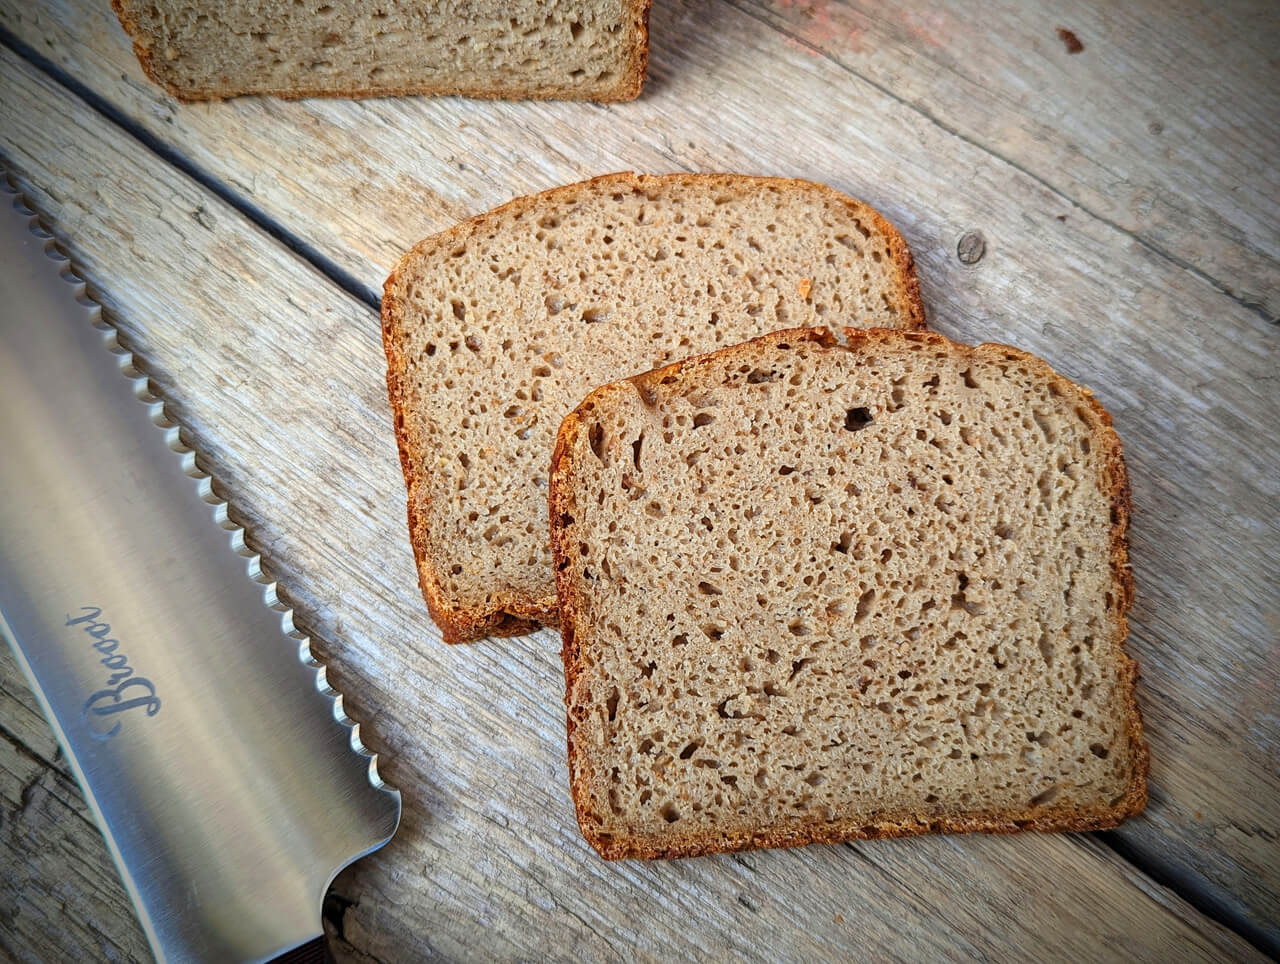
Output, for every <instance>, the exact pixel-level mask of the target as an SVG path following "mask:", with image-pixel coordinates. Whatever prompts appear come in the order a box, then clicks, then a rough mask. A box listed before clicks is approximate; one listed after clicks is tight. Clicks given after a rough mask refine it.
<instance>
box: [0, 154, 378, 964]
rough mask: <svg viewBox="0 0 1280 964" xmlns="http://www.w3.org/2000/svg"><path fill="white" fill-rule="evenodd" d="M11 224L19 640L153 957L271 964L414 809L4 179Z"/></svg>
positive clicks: (11, 412) (6, 276) (5, 596)
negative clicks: (404, 812) (329, 891)
mask: <svg viewBox="0 0 1280 964" xmlns="http://www.w3.org/2000/svg"><path fill="white" fill-rule="evenodd" d="M0 203H2V204H3V207H4V208H5V210H3V211H0V631H3V633H4V634H5V635H6V636H7V637H8V639H9V640H10V642H11V643H12V644H13V646H14V649H15V651H16V652H17V654H18V659H19V661H20V662H21V663H22V665H23V668H24V669H25V670H26V672H27V675H28V677H29V678H30V679H31V681H32V684H33V687H34V689H35V691H36V693H37V695H38V696H39V698H40V700H41V702H42V703H43V705H44V708H45V712H46V713H47V715H48V717H49V720H50V722H51V723H52V725H53V728H54V730H55V732H56V733H57V736H58V739H59V740H60V741H61V743H62V746H63V748H64V749H65V751H66V755H67V758H68V760H69V761H70V764H71V766H72V768H73V769H74V771H75V773H76V776H77V778H78V779H79V781H80V785H81V787H82V788H83V789H84V792H85V796H86V799H87V800H88V802H89V806H90V807H91V808H92V810H93V812H94V814H95V815H96V816H97V819H98V823H99V826H100V827H101V829H102V832H103V835H104V836H105V838H106V841H107V844H108V846H109V848H110V849H111V852H112V855H113V856H114V857H115V860H116V863H117V865H118V866H119V868H120V873H121V875H122V876H123V878H124V881H125V885H126V887H127V888H128V890H129V892H130V894H131V896H132V897H133V900H134V903H135V905H136V907H137V911H138V915H139V917H140V919H141V921H142V925H143V928H144V929H145V930H146V933H147V935H148V938H149V939H150V941H151V944H152V947H153V949H154V950H155V952H156V955H157V957H159V958H160V959H162V960H166V959H168V960H210V961H233V960H246V961H247V960H263V959H267V958H270V957H272V956H274V955H276V954H279V953H282V952H284V951H287V950H289V949H290V948H293V947H296V946H298V945H300V944H302V943H304V942H306V941H308V940H310V939H312V938H314V937H316V936H318V935H319V934H320V933H321V921H320V909H321V902H322V900H323V897H324V893H325V889H326V888H327V886H328V884H329V882H330V881H331V880H332V878H333V876H334V875H335V874H336V873H337V872H338V871H339V870H340V869H341V868H342V867H344V866H345V865H346V864H348V863H350V862H351V861H352V860H354V859H356V858H357V857H360V856H362V855H364V854H367V853H369V852H370V851H372V850H375V849H377V848H378V847H380V846H382V845H383V844H384V843H386V842H387V840H389V839H390V838H391V835H392V834H393V833H394V832H395V829H396V826H397V824H398V822H399V819H400V795H399V793H398V792H396V791H393V790H390V789H388V788H386V787H385V786H384V785H383V784H382V782H381V780H380V779H379V777H378V774H377V767H376V760H375V759H374V758H373V757H371V756H370V755H369V754H368V752H367V751H366V750H365V749H364V747H363V745H362V744H361V743H360V738H359V728H358V726H354V725H352V723H351V721H350V720H348V719H347V717H346V716H345V714H344V713H343V710H342V700H341V697H339V696H338V695H337V694H336V693H334V692H333V690H332V689H330V688H329V686H328V684H327V683H326V681H325V675H324V669H323V667H321V666H319V664H318V663H317V662H316V661H315V659H314V658H313V656H312V654H311V649H310V646H309V644H308V642H307V640H306V639H305V638H302V637H301V635H300V634H298V633H296V632H295V631H294V629H293V622H292V618H291V616H290V614H289V613H288V612H287V611H283V609H282V607H281V606H280V604H279V602H278V599H277V597H276V593H275V586H274V584H263V583H262V582H261V580H262V576H261V570H260V568H259V567H258V560H257V557H256V556H253V555H252V554H251V553H249V552H248V550H246V549H245V548H244V541H243V534H242V533H240V532H239V531H238V530H236V529H235V527H234V526H233V525H231V523H229V522H228V520H227V514H226V508H225V506H224V505H222V504H221V503H220V502H219V500H218V499H217V497H216V496H215V495H214V493H213V487H212V484H211V481H210V480H209V479H208V478H207V477H204V476H203V475H202V474H201V472H200V471H199V470H198V468H197V467H196V459H195V453H193V452H191V451H190V450H189V449H187V448H186V447H185V446H184V445H183V443H182V440H181V439H180V438H179V428H178V426H177V425H176V424H174V423H173V421H172V420H171V419H170V418H169V417H168V416H167V415H166V413H165V412H164V409H163V405H162V404H161V403H160V402H159V401H157V400H155V399H154V398H152V397H151V396H149V395H148V394H147V388H146V380H145V379H144V378H141V377H138V374H137V371H136V370H135V369H134V366H133V360H132V358H131V357H130V356H129V355H127V354H125V353H123V352H122V351H121V350H120V348H119V347H118V345H117V344H116V341H115V332H114V330H113V329H111V328H109V327H108V326H106V325H105V324H104V323H103V322H102V320H101V317H100V312H99V309H98V307H97V305H95V304H93V303H92V301H90V300H89V299H88V298H87V296H86V294H85V288H84V284H83V282H82V281H81V279H80V278H78V277H77V276H76V274H75V273H74V272H73V270H72V268H71V265H70V264H69V263H68V262H67V261H66V260H65V259H62V258H61V256H60V255H58V253H57V251H56V250H55V248H54V244H53V239H52V238H51V236H50V235H48V234H47V233H44V232H43V231H42V230H41V229H40V228H39V226H38V222H37V219H36V217H35V215H34V214H33V213H32V212H31V211H30V210H29V209H27V208H26V207H25V206H24V205H23V204H22V202H21V198H20V197H19V196H18V195H17V194H16V193H15V192H14V191H13V190H12V189H10V188H9V187H8V185H7V183H6V179H5V178H4V177H3V172H0ZM143 403H148V404H143ZM148 416H150V417H148ZM210 516H213V517H214V519H215V520H217V521H218V523H219V525H220V526H221V528H220V527H219V525H215V524H213V522H212V521H211V520H210ZM228 541H230V542H231V543H232V546H231V548H229V547H228V544H227V543H228ZM232 548H234V549H236V550H237V552H239V555H237V553H236V552H233V551H232ZM246 568H247V569H248V572H249V575H250V576H253V577H255V578H256V579H258V580H259V584H257V585H255V583H254V582H252V581H251V580H250V579H249V578H246ZM264 597H265V601H266V602H267V604H268V605H271V606H274V607H275V608H277V610H278V612H276V613H273V612H271V610H270V609H268V608H267V607H266V606H264V605H263V603H264ZM282 630H283V631H282Z"/></svg>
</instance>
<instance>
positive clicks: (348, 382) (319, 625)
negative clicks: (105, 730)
mask: <svg viewBox="0 0 1280 964" xmlns="http://www.w3.org/2000/svg"><path fill="white" fill-rule="evenodd" d="M0 78H3V83H4V85H5V89H6V91H8V92H9V93H8V95H7V96H6V98H5V99H4V101H3V102H0V151H2V152H3V154H4V155H5V156H7V157H8V158H9V159H10V160H11V161H12V162H13V163H14V164H16V166H17V168H18V169H19V170H20V171H21V172H22V180H23V181H24V184H25V185H26V186H28V187H29V188H30V189H31V190H32V193H33V195H34V197H35V199H36V201H37V202H38V203H39V204H40V205H41V206H42V207H43V208H44V209H45V210H47V211H48V212H49V213H50V214H51V215H52V216H53V218H54V221H55V224H56V226H57V228H58V229H59V230H60V231H62V232H65V233H66V235H67V236H69V237H71V238H72V239H74V243H73V246H72V251H73V254H74V255H75V256H76V257H77V259H78V260H79V261H80V262H81V263H82V264H83V265H84V266H85V268H86V270H87V272H88V273H89V274H90V276H91V277H92V278H94V279H101V280H102V286H101V287H100V288H99V287H97V286H95V290H96V291H97V293H98V295H99V296H100V297H101V298H102V300H103V301H104V303H105V304H106V307H107V309H108V313H109V316H110V317H111V318H112V319H114V320H115V321H116V322H117V323H118V324H119V325H120V327H121V329H122V331H123V332H124V334H125V337H126V340H127V341H129V342H130V343H131V344H132V346H133V347H134V348H135V349H136V350H138V351H139V352H140V354H141V356H142V357H143V358H144V359H145V360H146V363H147V364H148V366H149V368H150V369H151V370H152V371H153V372H154V374H155V377H156V380H157V381H158V382H159V383H160V384H161V385H162V386H163V387H165V388H166V389H168V390H170V391H171V392H172V393H173V395H174V397H175V399H176V401H177V404H176V408H177V409H178V411H179V412H180V414H181V415H182V416H183V417H184V419H185V420H186V421H187V422H188V424H189V425H190V426H191V428H192V430H193V432H194V435H195V438H196V440H197V442H198V444H199V445H200V446H201V447H202V448H203V449H204V450H205V451H206V452H207V453H208V455H209V461H210V465H211V467H212V468H213V470H214V472H215V475H216V476H217V477H218V478H219V479H220V480H221V482H222V484H223V485H224V487H225V489H226V490H227V491H228V492H230V493H231V494H232V496H233V498H235V499H236V501H237V502H238V504H239V506H240V515H241V516H242V517H243V518H244V520H245V521H246V522H247V524H248V525H249V530H250V532H251V533H252V537H253V541H254V543H255V544H256V545H257V547H258V548H260V549H261V550H262V551H263V552H264V553H265V554H266V558H267V560H268V563H269V564H271V565H272V567H273V569H275V570H276V571H277V574H278V575H280V576H281V577H282V578H284V579H285V580H286V584H287V585H290V586H292V587H293V590H294V592H293V596H294V602H295V603H296V604H297V606H298V609H299V613H300V621H301V622H303V623H304V624H305V628H306V629H308V630H311V631H313V632H315V633H316V634H317V636H318V638H319V639H320V640H329V641H330V642H329V643H328V644H325V643H318V646H319V648H321V649H322V651H324V655H325V657H326V658H327V659H328V660H329V662H330V665H331V667H332V669H333V673H332V676H333V678H334V679H335V682H336V684H337V685H338V686H339V688H340V689H342V690H343V691H344V692H345V693H346V694H347V695H348V697H349V703H350V705H351V707H352V712H353V715H356V716H357V717H358V718H361V719H363V720H364V721H366V724H367V725H366V727H365V729H364V733H365V735H366V736H367V738H368V740H369V741H370V742H371V744H372V745H373V746H374V747H375V748H377V749H379V750H380V751H382V752H383V753H384V754H385V757H384V772H385V773H386V775H387V778H388V779H389V780H390V781H391V782H392V783H393V784H395V785H398V786H399V787H400V788H401V789H402V790H403V792H404V795H405V803H406V814H405V822H404V825H403V828H402V830H401V832H400V834H399V835H398V836H397V837H396V838H395V840H394V841H393V842H392V843H391V845H389V847H388V848H387V849H385V850H384V851H381V852H379V853H378V854H376V855H374V856H373V857H371V858H369V859H367V860H365V861H363V862H361V863H360V864H358V865H356V866H355V867H354V868H352V869H351V870H350V871H348V872H347V873H346V874H344V875H343V876H342V877H341V878H340V879H339V881H338V883H337V885H336V886H335V893H336V895H337V897H336V898H335V899H333V900H331V901H330V910H331V914H330V917H331V923H330V928H331V930H332V931H333V933H334V935H335V937H337V936H338V931H339V929H340V932H341V940H339V941H337V944H338V946H339V949H344V948H350V949H351V957H352V959H360V958H361V957H362V956H364V955H371V956H374V957H377V958H380V959H384V960H417V959H423V958H426V957H429V956H441V957H445V958H454V957H459V958H473V957H485V958H490V957H504V958H513V957H525V956H533V957H548V958H557V959H563V958H566V957H569V956H573V957H575V958H583V959H588V960H613V959H617V958H621V957H626V958H631V957H640V958H663V959H670V958H673V957H694V956H697V957H708V958H709V957H717V958H718V957H724V956H726V955H734V956H737V957H742V958H746V959H760V958H765V957H768V958H772V959H797V960H798V959H806V958H808V959H812V958H815V957H816V958H820V959H830V958H843V957H849V956H854V955H856V956H859V957H867V956H873V955H874V956H877V957H884V956H890V957H897V958H912V957H914V958H919V957H924V956H936V955H938V954H945V955H948V956H999V957H1001V958H1014V959H1031V958H1037V959H1039V958H1043V957H1044V956H1050V957H1071V958H1084V959H1115V958H1119V957H1134V958H1138V959H1152V960H1154V959H1165V958H1169V957H1177V958H1181V959H1212V958H1223V957H1225V958H1239V959H1250V958H1251V957H1255V956H1256V955H1254V954H1253V952H1252V949H1251V948H1250V947H1249V946H1248V945H1247V944H1245V943H1243V942H1242V941H1241V940H1240V939H1239V938H1238V937H1237V936H1236V935H1234V934H1232V933H1230V932H1229V931H1226V930H1225V929H1223V928H1222V927H1220V926H1219V925H1217V924H1215V923H1213V922H1212V921H1210V920H1208V919H1207V918H1205V917H1203V916H1202V915H1199V914H1198V913H1196V912H1195V911H1194V910H1192V909H1191V908H1189V907H1188V906H1186V904H1185V903H1183V902H1182V901H1181V900H1179V899H1178V898H1177V897H1175V896H1174V895H1172V894H1171V893H1169V892H1167V891H1165V890H1164V889H1163V888H1160V887H1157V886H1154V885H1153V884H1151V883H1150V882H1149V881H1145V880H1141V878H1140V877H1136V876H1135V874H1134V873H1133V871H1132V868H1130V867H1129V866H1128V865H1126V864H1125V863H1124V862H1123V861H1120V860H1118V859H1117V858H1116V857H1115V856H1114V855H1113V854H1111V853H1110V851H1108V850H1106V849H1105V848H1099V847H1097V846H1096V845H1093V844H1091V843H1090V842H1089V841H1088V839H1087V838H1072V837H1067V836H1038V835H1024V836H1020V837H1017V838H1002V839H996V838H980V837H969V838H933V839H918V840H912V841H885V842H879V843H875V844H865V845H858V846H857V847H810V848H804V849H802V850H794V851H775V852H764V853H757V854H751V855H745V856H737V857H718V858H709V859H705V860H696V861H683V862H671V863H658V864H622V865H610V864H605V863H603V862H601V861H600V860H599V859H598V858H596V857H595V855H594V854H593V853H592V852H591V851H590V850H589V849H588V848H587V846H586V844H585V843H584V842H583V841H582V839H581V837H580V835H579V834H578V832H577V828H576V826H575V824H574V822H573V815H572V808H571V806H570V803H569V800H568V794H567V788H566V782H567V781H566V774H565V772H564V770H565V766H564V728H563V716H562V710H561V702H560V700H561V694H562V687H563V681H562V676H561V670H560V666H559V659H558V654H557V649H558V640H557V639H556V637H555V636H554V635H553V634H550V633H539V634H536V635H533V636H529V637H526V638H522V639H517V640H511V641H503V642H500V643H487V644H479V645H476V646H472V647H466V648H449V647H445V646H443V645H442V644H440V642H439V637H438V634H437V633H436V632H435V631H434V629H433V627H431V625H430V623H429V621H428V620H427V617H426V614H425V611H424V609H423V606H422V604H421V602H420V600H419V599H418V598H417V594H416V591H415V590H414V588H413V570H412V563H411V559H410V558H409V554H408V552H407V551H406V550H405V549H404V547H403V533H401V531H400V528H401V518H400V517H401V504H402V498H403V497H402V492H401V480H400V478H399V474H398V465H397V462H396V456H395V451H394V446H393V444H392V440H391V434H390V431H389V425H388V421H389V419H388V417H387V414H386V412H385V411H384V405H385V402H384V399H383V397H382V386H381V372H382V358H381V349H380V345H379V339H378V330H377V322H376V318H375V316H374V314H373V312H372V311H370V310H369V309H368V308H367V307H366V306H364V305H363V304H361V303H359V302H357V301H355V300H353V299H351V298H350V297H347V296H346V295H344V294H342V293H341V292H340V291H338V290H337V289H336V288H335V287H333V286H332V285H331V284H329V283H328V282H326V281H325V280H324V279H323V278H321V277H320V276H318V275H317V274H316V273H315V272H314V271H313V270H311V269H310V268H309V267H307V266H305V265H303V264H302V263H300V262H299V261H298V260H297V259H296V258H295V257H294V256H293V255H292V254H291V253H290V252H288V251H287V250H285V249H284V248H283V247H281V246H279V245H277V244H275V243H274V242H271V241H270V240H269V239H267V238H265V237H264V236H263V235H262V234H260V233H259V232H258V231H256V230H255V229H253V228H252V227H251V226H250V225H249V224H248V223H246V221H245V220H244V219H243V218H242V217H240V216H239V215H238V214H236V213H235V212H234V211H232V210H230V209H229V208H228V207H227V206H226V205H225V204H223V203H221V202H219V201H218V200H217V199H216V198H214V197H213V196H212V195H210V194H209V193H208V192H207V191H205V190H203V189H202V188H200V187H198V186H197V185H195V184H194V183H192V182H190V181H188V180H186V179H185V178H183V177H182V176H181V175H179V174H177V173H176V172H175V171H174V170H173V169H172V168H170V167H168V166H166V165H164V164H162V163H159V162H158V161H157V160H156V159H155V158H154V157H153V156H151V155H150V154H148V152H147V151H145V150H144V149H142V148H140V147H139V145H138V144H137V143H136V142H134V141H132V140H130V139H129V138H127V137H122V136H121V135H120V134H119V132H118V131H117V130H115V129H113V128H112V127H111V126H110V125H109V124H107V123H105V122H104V121H103V120H102V119H101V118H100V117H99V116H97V115H96V114H94V113H93V112H91V111H89V110H87V109H85V107H84V106H83V105H82V104H80V103H79V102H77V101H75V100H74V99H73V98H71V97H69V96H67V95H66V93H65V92H64V91H63V90H62V89H60V88H58V87H56V86H55V85H53V84H51V83H50V82H48V81H47V80H46V79H45V78H44V77H42V76H41V75H39V74H38V73H36V72H34V71H32V70H31V69H30V68H29V67H28V66H27V65H25V64H24V63H22V62H20V61H19V60H17V59H16V58H14V57H13V56H12V55H11V54H9V52H7V51H0ZM47 117H59V118H61V122H60V123H59V124H58V125H57V127H56V128H55V129H54V130H53V131H51V132H50V131H49V130H48V125H46V124H44V123H43V122H42V121H41V118H47ZM193 328H194V329H195V330H197V331H198V332H199V337H198V338H195V339H193V337H192V331H193ZM268 376H269V377H268ZM54 872H55V873H56V871H54ZM1139 882H1140V883H1141V886H1139Z"/></svg>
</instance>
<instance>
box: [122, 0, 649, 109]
mask: <svg viewBox="0 0 1280 964" xmlns="http://www.w3.org/2000/svg"><path fill="white" fill-rule="evenodd" d="M112 6H113V7H114V8H115V11H116V14H117V15H118V16H119V18H120V22H121V24H123V25H124V28H125V30H126V31H127V32H128V33H129V35H130V36H131V37H132V38H133V49H134V52H135V53H136V54H137V55H138V60H139V61H140V62H141V64H142V69H143V70H144V71H145V72H146V74H147V76H149V77H150V78H151V79H152V80H154V81H155V82H156V83H158V84H161V85H162V86H163V87H165V88H166V89H167V90H168V91H169V92H170V93H172V94H173V95H174V96H176V97H179V98H181V99H183V100H210V99H219V98H224V97H233V96H236V95H237V94H272V95H275V96H278V97H377V96H383V95H388V94H462V95H465V96H468V97H501V98H508V99H521V98H532V97H537V98H560V99H575V100H599V101H610V100H630V99H631V98H633V97H636V96H638V95H639V93H640V88H641V86H642V85H643V83H644V73H645V67H646V65H647V63H648V58H649V28H648V20H649V0H573V2H567V3H531V2H528V0H524V2H517V3H509V4H500V5H495V4H481V3H474V2H466V0H464V2H461V3H454V4H441V3H438V2H428V0H396V2H389V0H368V2H364V0H326V2H323V3H319V2H307V3H302V2H293V3H290V2H288V0H225V2H222V3H212V2H209V0H145V2H144V0H112Z"/></svg>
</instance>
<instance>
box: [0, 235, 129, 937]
mask: <svg viewBox="0 0 1280 964" xmlns="http://www.w3.org/2000/svg"><path fill="white" fill-rule="evenodd" d="M6 213H7V212H6ZM0 694H2V695H0V848H3V851H4V855H5V859H4V866H3V870H0V957H4V958H5V959H9V960H19V961H55V960H62V961H88V960H98V961H129V960H148V959H150V956H151V955H150V951H149V950H148V949H147V941H146V938H145V937H144V936H143V933H142V928H141V927H140V926H139V925H138V922H137V920H136V919H135V918H134V916H133V910H132V907H131V906H130V904H129V898H128V895H127V894H126V893H125V890H124V885H123V884H122V883H121V882H120V878H119V877H118V876H117V874H116V869H115V866H114V865H113V864H112V863H111V857H110V856H109V855H108V853H107V846H106V843H104V842H103V839H102V835H101V834H100V833H99V832H98V827H97V824H95V823H94V822H93V817H92V816H91V815H90V813H89V810H88V808H87V807H86V806H85V803H84V800H83V798H82V797H81V796H80V791H79V788H77V787H76V785H75V781H74V780H72V778H71V777H70V776H69V775H68V773H67V772H66V769H65V763H63V762H62V761H61V760H60V759H59V760H57V761H55V759H54V754H55V753H56V750H57V744H56V742H55V741H54V739H53V733H52V731H51V730H50V729H49V727H48V724H46V723H45V722H44V718H43V717H42V716H41V715H40V712H39V710H38V709H37V708H36V706H35V701H34V698H33V697H32V695H31V693H30V691H29V690H27V688H26V686H25V684H24V682H23V679H22V674H21V671H20V670H19V669H18V664H17V662H16V661H15V660H14V658H13V654H12V653H10V652H9V647H8V646H7V645H4V644H0ZM32 722H34V723H37V724H39V725H38V726H35V727H33V726H30V725H29V724H31V723H32ZM28 741H30V743H28ZM31 746H35V747H39V748H40V750H47V751H48V752H47V754H44V753H41V752H40V751H39V750H33V749H32V748H31Z"/></svg>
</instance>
